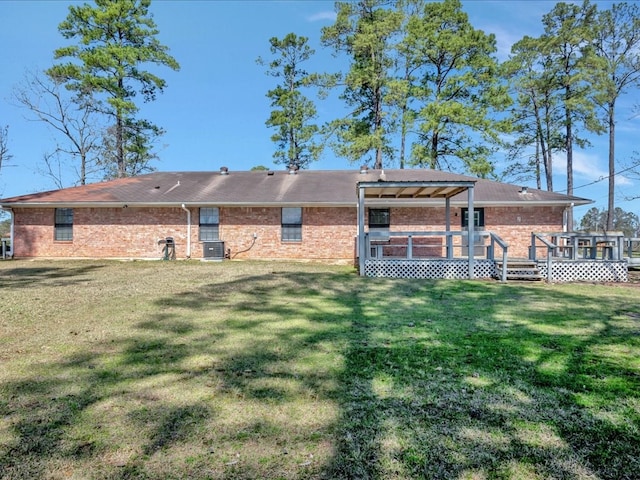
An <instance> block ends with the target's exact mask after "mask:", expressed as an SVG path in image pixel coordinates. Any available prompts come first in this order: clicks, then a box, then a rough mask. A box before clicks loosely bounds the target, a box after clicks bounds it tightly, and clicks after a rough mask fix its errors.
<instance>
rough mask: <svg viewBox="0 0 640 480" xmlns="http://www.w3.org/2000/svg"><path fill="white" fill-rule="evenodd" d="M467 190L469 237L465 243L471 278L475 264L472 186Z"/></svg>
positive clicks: (473, 275)
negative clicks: (467, 250) (467, 246)
mask: <svg viewBox="0 0 640 480" xmlns="http://www.w3.org/2000/svg"><path fill="white" fill-rule="evenodd" d="M467 192H468V212H469V221H468V222H467V227H468V228H467V230H468V234H469V239H468V242H467V244H468V245H469V278H470V279H473V278H474V277H475V274H474V265H475V259H474V258H473V257H474V254H475V249H476V242H475V223H476V222H475V212H474V211H473V186H471V187H469V189H468V190H467Z"/></svg>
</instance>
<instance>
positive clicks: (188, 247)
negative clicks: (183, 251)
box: [182, 203, 191, 258]
mask: <svg viewBox="0 0 640 480" xmlns="http://www.w3.org/2000/svg"><path fill="white" fill-rule="evenodd" d="M182 209H183V210H184V211H185V212H187V258H191V210H189V209H188V208H187V207H186V206H185V204H184V203H183V204H182Z"/></svg>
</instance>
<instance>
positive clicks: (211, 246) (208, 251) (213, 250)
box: [202, 240, 224, 260]
mask: <svg viewBox="0 0 640 480" xmlns="http://www.w3.org/2000/svg"><path fill="white" fill-rule="evenodd" d="M202 247H203V252H202V259H203V260H224V242H223V241H222V240H218V241H215V242H203V244H202Z"/></svg>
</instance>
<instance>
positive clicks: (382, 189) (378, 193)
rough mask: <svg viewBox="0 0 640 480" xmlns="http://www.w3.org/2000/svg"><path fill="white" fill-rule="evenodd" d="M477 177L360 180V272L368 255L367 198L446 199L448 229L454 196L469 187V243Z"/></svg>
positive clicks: (471, 258)
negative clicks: (462, 178)
mask: <svg viewBox="0 0 640 480" xmlns="http://www.w3.org/2000/svg"><path fill="white" fill-rule="evenodd" d="M475 183H476V182H475V181H452V182H449V181H386V180H384V179H383V175H381V178H380V179H379V180H377V181H375V182H358V266H359V269H360V275H364V266H365V265H364V263H365V259H366V254H365V251H366V241H365V231H364V215H365V207H366V206H367V200H369V201H372V200H375V201H379V200H380V199H388V200H390V205H393V200H394V199H404V200H406V199H415V200H420V199H444V200H445V207H446V214H445V215H446V217H445V222H446V230H447V231H449V230H450V229H451V211H450V210H451V205H450V199H451V197H453V196H455V195H458V194H459V193H462V192H464V191H465V190H466V191H467V208H468V212H469V219H470V221H469V222H468V235H469V245H471V241H472V239H473V238H474V228H475V225H474V222H473V220H472V219H473V218H474V212H473V188H474V186H475ZM473 250H474V249H473V248H469V278H474V263H475V259H474V256H473V254H474V252H473Z"/></svg>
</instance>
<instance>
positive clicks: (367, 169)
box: [360, 165, 369, 174]
mask: <svg viewBox="0 0 640 480" xmlns="http://www.w3.org/2000/svg"><path fill="white" fill-rule="evenodd" d="M360 173H363V174H364V173H369V167H368V166H367V165H362V166H361V167H360Z"/></svg>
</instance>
